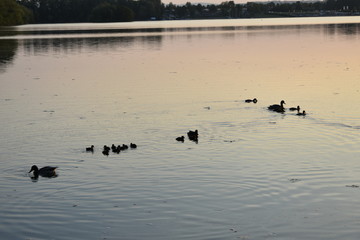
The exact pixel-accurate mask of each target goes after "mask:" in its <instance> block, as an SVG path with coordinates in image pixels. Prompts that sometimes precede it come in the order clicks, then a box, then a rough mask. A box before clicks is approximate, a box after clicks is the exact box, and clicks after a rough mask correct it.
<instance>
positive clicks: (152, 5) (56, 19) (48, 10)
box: [17, 0, 162, 23]
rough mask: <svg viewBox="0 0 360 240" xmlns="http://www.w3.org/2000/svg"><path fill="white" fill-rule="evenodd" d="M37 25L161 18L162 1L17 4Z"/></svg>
mask: <svg viewBox="0 0 360 240" xmlns="http://www.w3.org/2000/svg"><path fill="white" fill-rule="evenodd" d="M17 2H18V3H19V4H21V5H23V6H25V7H27V8H28V9H30V10H31V11H32V13H33V15H34V19H35V22H36V23H71V22H127V21H134V20H148V19H151V18H156V19H159V18H161V7H162V4H161V0H137V1H133V0H17Z"/></svg>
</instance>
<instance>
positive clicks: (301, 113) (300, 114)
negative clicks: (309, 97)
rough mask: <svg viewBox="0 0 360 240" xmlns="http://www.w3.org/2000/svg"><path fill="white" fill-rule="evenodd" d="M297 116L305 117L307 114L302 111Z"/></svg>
mask: <svg viewBox="0 0 360 240" xmlns="http://www.w3.org/2000/svg"><path fill="white" fill-rule="evenodd" d="M296 115H298V116H305V115H306V112H305V110H304V111H302V112H299V113H297V114H296Z"/></svg>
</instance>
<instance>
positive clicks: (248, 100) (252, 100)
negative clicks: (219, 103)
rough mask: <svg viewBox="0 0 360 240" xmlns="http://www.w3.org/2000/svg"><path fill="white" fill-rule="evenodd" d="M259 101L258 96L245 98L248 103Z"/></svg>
mask: <svg viewBox="0 0 360 240" xmlns="http://www.w3.org/2000/svg"><path fill="white" fill-rule="evenodd" d="M257 101H258V100H257V99H256V98H254V99H246V100H245V102H246V103H251V102H253V103H257Z"/></svg>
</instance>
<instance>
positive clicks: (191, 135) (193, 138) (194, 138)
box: [187, 130, 199, 141]
mask: <svg viewBox="0 0 360 240" xmlns="http://www.w3.org/2000/svg"><path fill="white" fill-rule="evenodd" d="M187 135H188V137H189V139H190V140H191V141H197V140H198V137H199V132H198V130H195V131H191V130H190V131H189V132H188V133H187Z"/></svg>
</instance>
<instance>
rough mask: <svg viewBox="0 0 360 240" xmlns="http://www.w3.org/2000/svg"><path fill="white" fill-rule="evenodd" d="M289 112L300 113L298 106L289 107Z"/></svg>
mask: <svg viewBox="0 0 360 240" xmlns="http://www.w3.org/2000/svg"><path fill="white" fill-rule="evenodd" d="M289 110H290V111H296V110H297V111H298V112H299V111H300V106H297V107H291V108H289Z"/></svg>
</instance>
